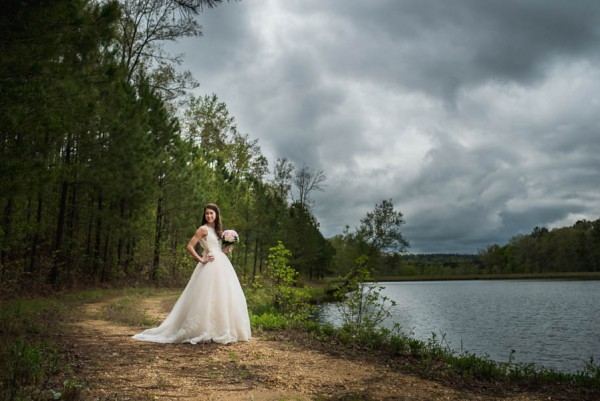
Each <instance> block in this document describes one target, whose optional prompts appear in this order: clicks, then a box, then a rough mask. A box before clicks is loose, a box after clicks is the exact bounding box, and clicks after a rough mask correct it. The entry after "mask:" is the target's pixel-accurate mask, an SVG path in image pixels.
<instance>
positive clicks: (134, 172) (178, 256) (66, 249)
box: [0, 0, 334, 296]
mask: <svg viewBox="0 0 600 401" xmlns="http://www.w3.org/2000/svg"><path fill="white" fill-rule="evenodd" d="M217 3H219V1H210V0H206V1H164V0H150V1H147V2H138V1H132V0H122V1H118V2H117V1H92V0H56V1H52V2H46V1H41V0H32V1H27V2H25V1H19V0H8V1H5V2H3V5H2V7H3V10H2V14H1V15H0V36H1V37H2V39H1V40H0V180H1V182H0V292H1V293H2V294H3V296H11V295H13V294H18V293H23V292H31V291H37V290H40V289H50V288H55V289H60V288H67V287H72V286H78V285H97V284H99V283H117V282H118V283H124V282H126V283H130V284H135V283H143V282H153V283H160V284H170V283H171V284H175V283H179V282H181V281H182V280H183V281H184V280H185V279H187V277H188V276H189V272H190V271H191V269H192V268H193V265H194V264H193V261H192V260H191V259H190V258H189V256H188V255H186V253H185V251H184V247H185V245H186V244H187V242H188V240H189V239H190V238H191V236H192V235H193V233H194V232H195V230H196V228H197V227H198V225H199V224H200V221H201V215H202V208H203V206H204V205H205V204H206V203H208V202H215V203H217V204H218V205H219V206H220V208H221V211H222V213H223V216H224V222H225V228H229V229H235V230H237V231H238V233H239V234H240V237H241V242H240V243H239V245H238V246H236V248H235V251H234V252H233V254H232V258H233V260H234V265H235V266H236V268H237V269H238V270H239V274H240V275H241V276H243V277H244V278H246V279H251V278H252V277H254V276H255V275H257V274H260V272H261V271H262V269H263V266H264V263H265V260H266V256H267V253H268V249H269V248H270V247H273V246H275V245H276V244H277V243H278V241H282V243H283V244H284V245H285V246H286V247H287V248H288V249H289V250H291V252H292V253H293V256H292V258H291V259H290V264H291V265H292V266H293V267H294V268H295V269H296V270H297V271H299V272H300V273H301V274H302V275H304V276H306V277H308V278H318V277H323V276H324V275H325V274H327V273H328V272H329V270H328V269H330V266H331V263H330V262H331V259H332V257H333V252H334V251H333V248H332V247H331V245H330V244H329V242H328V241H327V240H326V239H325V238H324V237H323V236H322V234H321V232H320V231H319V223H318V221H317V220H316V219H315V217H314V216H313V214H312V212H311V206H312V202H311V195H313V194H314V192H315V191H318V190H321V189H322V183H323V181H324V179H325V176H324V174H323V172H322V171H320V170H313V169H311V168H309V167H307V166H302V167H300V168H297V167H296V166H294V165H293V164H292V163H291V162H289V161H287V160H286V159H285V158H279V159H278V160H277V162H276V163H275V165H274V166H269V163H268V161H267V159H266V158H265V157H264V156H263V155H262V154H261V150H260V147H259V145H258V143H257V141H256V140H252V139H250V138H249V137H248V136H247V135H244V134H242V133H240V132H239V131H238V129H237V127H236V124H235V119H234V118H233V117H232V116H231V115H230V114H229V111H228V110H227V107H226V105H225V104H224V103H222V102H220V101H219V99H218V98H217V96H216V95H209V96H200V97H189V96H188V97H186V96H184V95H185V94H186V93H187V90H188V89H190V88H193V87H195V86H196V85H197V84H196V83H195V80H194V78H193V77H192V76H191V74H189V73H179V72H176V69H175V68H174V66H175V65H177V63H178V62H179V61H180V60H179V59H178V58H177V57H171V56H169V55H168V54H166V53H165V52H164V50H163V48H162V47H161V43H163V42H164V41H166V40H174V39H176V38H178V37H182V36H198V35H200V28H199V26H198V24H197V22H196V20H195V19H194V18H193V17H194V15H193V14H194V12H197V11H198V10H199V7H202V6H214V5H216V4H217Z"/></svg>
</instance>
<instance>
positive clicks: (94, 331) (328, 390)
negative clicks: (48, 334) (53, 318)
mask: <svg viewBox="0 0 600 401" xmlns="http://www.w3.org/2000/svg"><path fill="white" fill-rule="evenodd" d="M109 302H114V300H113V301H104V302H101V303H93V304H86V305H83V306H82V307H81V309H80V310H79V311H77V312H76V313H75V314H74V316H76V318H74V319H73V321H72V322H69V323H68V326H67V330H66V332H65V334H64V336H65V340H66V341H65V342H64V343H65V352H66V353H68V354H69V355H70V358H71V360H72V361H73V364H74V374H75V376H76V377H77V378H78V379H79V380H80V381H82V382H84V383H85V389H84V390H83V391H82V393H81V394H80V398H81V399H83V400H111V401H124V400H211V401H212V400H257V401H258V400H263V401H283V400H298V401H300V400H356V401H357V400H506V401H509V400H540V401H541V400H549V399H565V398H563V397H559V398H554V397H549V396H548V395H540V394H536V393H527V392H518V391H514V392H511V393H509V394H501V395H499V394H498V393H497V392H495V393H494V392H493V391H487V390H485V389H482V388H477V389H470V390H467V389H461V388H452V387H449V386H447V385H444V384H441V383H438V382H435V381H430V380H426V379H423V378H420V377H418V376H415V375H412V374H407V373H403V372H399V371H398V370H396V369H394V368H392V367H390V366H387V365H386V363H385V362H384V361H382V360H381V358H376V357H374V356H371V355H369V354H367V353H351V352H343V351H340V350H338V351H333V350H328V349H327V348H325V347H323V346H322V345H321V346H311V342H310V341H299V340H297V339H292V338H291V337H289V336H286V335H283V334H277V333H275V334H272V333H262V334H260V335H258V336H254V337H253V338H252V339H251V340H250V341H249V342H242V343H235V344H232V345H220V344H215V343H205V344H198V345H191V344H153V343H146V342H138V341H135V340H133V339H132V338H131V336H132V335H133V334H135V333H137V332H139V331H141V330H140V328H138V327H128V326H122V325H118V324H115V323H113V322H109V321H106V320H104V319H103V318H102V316H103V313H102V311H103V308H104V307H105V305H106V304H107V303H109ZM172 302H173V299H172V297H171V298H165V297H153V298H148V299H146V300H144V301H143V306H144V308H145V309H146V310H147V313H148V314H149V315H151V316H154V317H157V318H159V319H161V320H162V319H163V318H164V317H166V315H167V313H168V310H169V309H170V305H172Z"/></svg>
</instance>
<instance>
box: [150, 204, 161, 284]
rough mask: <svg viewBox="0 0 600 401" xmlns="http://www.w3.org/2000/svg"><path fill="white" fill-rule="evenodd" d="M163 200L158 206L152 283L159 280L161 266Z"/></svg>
mask: <svg viewBox="0 0 600 401" xmlns="http://www.w3.org/2000/svg"><path fill="white" fill-rule="evenodd" d="M162 203H163V200H162V198H158V202H157V205H156V234H155V236H154V260H153V262H152V281H153V282H156V280H157V279H158V266H159V264H160V244H161V241H162Z"/></svg>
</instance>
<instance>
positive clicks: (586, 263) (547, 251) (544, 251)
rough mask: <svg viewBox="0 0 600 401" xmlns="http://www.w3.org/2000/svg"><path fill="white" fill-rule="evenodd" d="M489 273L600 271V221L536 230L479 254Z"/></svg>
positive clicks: (580, 222) (485, 269) (536, 228)
mask: <svg viewBox="0 0 600 401" xmlns="http://www.w3.org/2000/svg"><path fill="white" fill-rule="evenodd" d="M479 258H480V260H481V265H482V270H483V271H485V272H488V273H549V272H551V273H554V272H598V271H600V219H598V220H595V221H588V220H580V221H578V222H576V223H575V224H574V225H573V226H570V227H562V228H555V229H552V230H548V229H547V228H545V227H535V228H534V229H533V231H532V232H531V233H530V234H528V235H518V236H516V237H514V238H512V239H511V240H510V242H509V243H508V244H506V245H504V246H500V245H491V246H489V247H487V248H486V249H485V250H483V251H481V252H480V253H479Z"/></svg>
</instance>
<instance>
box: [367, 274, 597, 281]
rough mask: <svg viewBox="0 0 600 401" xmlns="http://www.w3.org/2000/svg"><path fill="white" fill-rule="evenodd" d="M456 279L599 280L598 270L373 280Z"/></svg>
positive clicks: (395, 277) (382, 278) (398, 277)
mask: <svg viewBox="0 0 600 401" xmlns="http://www.w3.org/2000/svg"><path fill="white" fill-rule="evenodd" d="M458 280H600V272H573V273H506V274H463V275H441V276H379V277H376V278H375V280H373V281H376V282H390V281H458Z"/></svg>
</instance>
